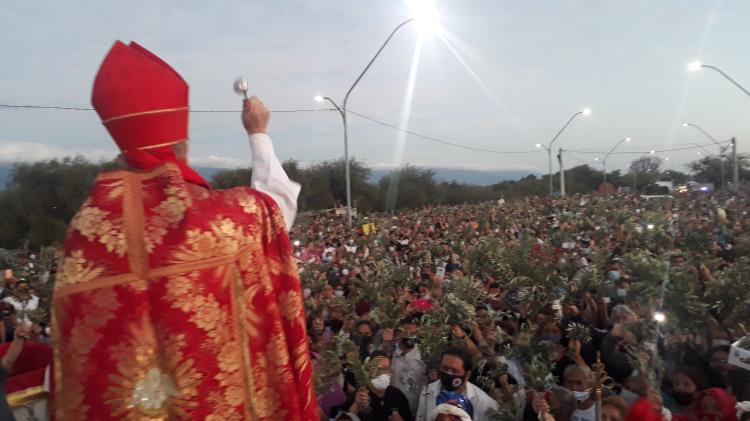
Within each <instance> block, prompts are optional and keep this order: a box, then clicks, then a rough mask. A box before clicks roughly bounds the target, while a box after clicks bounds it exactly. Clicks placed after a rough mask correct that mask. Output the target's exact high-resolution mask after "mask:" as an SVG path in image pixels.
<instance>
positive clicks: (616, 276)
mask: <svg viewBox="0 0 750 421" xmlns="http://www.w3.org/2000/svg"><path fill="white" fill-rule="evenodd" d="M608 275H609V279H611V280H613V281H619V280H620V271H619V270H610V271H609V273H608Z"/></svg>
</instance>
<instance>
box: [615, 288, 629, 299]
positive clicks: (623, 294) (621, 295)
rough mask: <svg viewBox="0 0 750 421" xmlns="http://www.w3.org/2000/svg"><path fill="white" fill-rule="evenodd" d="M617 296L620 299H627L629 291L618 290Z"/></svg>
mask: <svg viewBox="0 0 750 421" xmlns="http://www.w3.org/2000/svg"><path fill="white" fill-rule="evenodd" d="M617 296H618V297H620V298H625V297H627V296H628V290H627V289H625V288H617Z"/></svg>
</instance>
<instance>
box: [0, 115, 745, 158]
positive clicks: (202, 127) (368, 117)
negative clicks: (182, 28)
mask: <svg viewBox="0 0 750 421" xmlns="http://www.w3.org/2000/svg"><path fill="white" fill-rule="evenodd" d="M0 107H4V108H14V109H40V110H67V111H94V109H93V108H88V107H62V106H51V105H13V104H0ZM189 111H190V112H191V113H239V112H240V111H239V110H189ZM270 111H271V112H274V113H302V112H319V111H336V109H335V108H300V109H279V110H270ZM347 112H348V113H351V114H354V115H355V116H357V117H360V118H363V119H365V120H369V121H371V122H373V123H376V124H379V125H381V126H384V127H388V128H391V129H394V130H398V131H400V132H404V133H406V134H409V135H412V136H415V137H417V138H420V139H422V140H426V141H431V142H436V143H441V144H443V145H448V146H454V147H457V148H462V149H467V150H470V151H477V152H486V153H496V154H533V153H539V152H542V150H541V149H535V150H529V151H501V150H496V149H485V148H478V147H474V146H468V145H462V144H460V143H455V142H451V141H448V140H444V139H440V138H437V137H433V136H428V135H424V134H421V133H418V132H415V131H412V130H408V129H404V128H402V127H398V126H396V125H393V124H390V123H386V122H384V121H381V120H378V119H376V118H374V117H370V116H368V115H365V114H362V113H358V112H356V111H354V110H351V109H348V110H347ZM229 124H234V123H222V124H216V125H209V126H201V127H194V129H204V128H210V127H220V126H224V125H229ZM718 143H720V144H721V143H725V144H726V143H731V140H725V141H723V142H718ZM714 145H715V144H714V143H708V144H703V145H700V146H698V145H696V146H688V147H681V148H668V149H654V151H655V152H675V151H682V150H690V149H697V148H704V147H709V146H714ZM565 152H573V153H580V154H599V155H601V154H602V153H603V152H602V151H592V150H576V149H565ZM649 152H651V151H620V152H612V153H611V154H612V155H626V154H633V155H634V154H645V153H649Z"/></svg>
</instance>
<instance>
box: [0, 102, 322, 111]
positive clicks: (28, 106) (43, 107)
mask: <svg viewBox="0 0 750 421" xmlns="http://www.w3.org/2000/svg"><path fill="white" fill-rule="evenodd" d="M0 107H4V108H21V109H36V110H67V111H94V109H93V108H87V107H57V106H51V105H12V104H0ZM189 111H190V112H191V113H239V112H240V110H189ZM269 111H271V112H273V113H309V112H317V111H336V109H335V108H298V109H289V110H269Z"/></svg>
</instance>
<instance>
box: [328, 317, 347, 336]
mask: <svg viewBox="0 0 750 421" xmlns="http://www.w3.org/2000/svg"><path fill="white" fill-rule="evenodd" d="M343 325H344V321H343V320H331V321H330V323H329V324H328V327H330V328H331V331H332V332H334V333H338V332H339V331H340V330H341V326H343Z"/></svg>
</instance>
